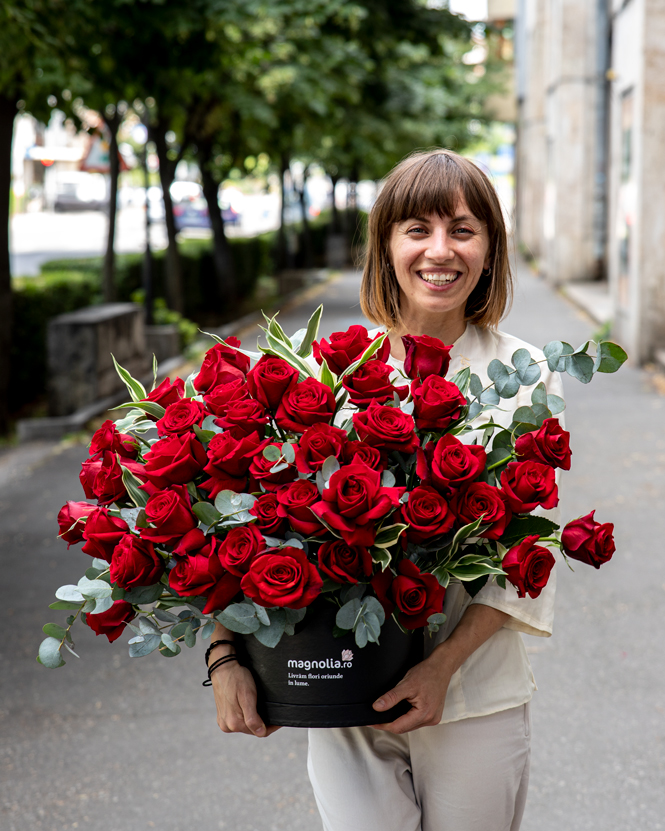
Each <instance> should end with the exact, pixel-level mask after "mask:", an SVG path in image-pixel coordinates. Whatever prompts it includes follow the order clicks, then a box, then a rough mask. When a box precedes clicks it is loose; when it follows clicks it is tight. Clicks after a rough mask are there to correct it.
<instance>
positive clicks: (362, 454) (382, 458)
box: [296, 441, 388, 470]
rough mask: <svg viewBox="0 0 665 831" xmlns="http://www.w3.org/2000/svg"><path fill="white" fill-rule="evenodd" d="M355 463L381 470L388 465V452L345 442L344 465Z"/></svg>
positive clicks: (365, 444)
mask: <svg viewBox="0 0 665 831" xmlns="http://www.w3.org/2000/svg"><path fill="white" fill-rule="evenodd" d="M296 458H297V454H296ZM324 461H325V460H324ZM356 462H364V464H366V465H367V467H371V468H372V469H373V470H383V468H385V467H386V465H387V464H388V451H387V450H385V449H382V448H380V447H372V445H371V444H367V442H364V441H347V443H346V444H345V445H344V464H346V465H351V464H354V463H356Z"/></svg>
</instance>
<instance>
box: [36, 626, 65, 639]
mask: <svg viewBox="0 0 665 831" xmlns="http://www.w3.org/2000/svg"><path fill="white" fill-rule="evenodd" d="M42 632H43V633H44V634H45V635H48V636H49V638H57V640H59V641H61V640H64V637H65V635H66V634H67V633H66V631H65V630H64V629H63V628H62V626H58V624H57V623H45V624H44V625H43V626H42Z"/></svg>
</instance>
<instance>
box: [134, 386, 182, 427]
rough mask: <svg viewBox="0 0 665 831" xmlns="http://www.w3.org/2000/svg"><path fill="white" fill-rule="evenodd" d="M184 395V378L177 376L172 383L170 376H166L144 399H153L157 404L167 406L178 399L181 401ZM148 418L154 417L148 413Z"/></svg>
mask: <svg viewBox="0 0 665 831" xmlns="http://www.w3.org/2000/svg"><path fill="white" fill-rule="evenodd" d="M184 395H185V382H184V381H183V380H182V378H176V379H175V381H174V382H173V383H171V379H170V378H164V380H163V381H162V383H161V384H160V385H159V386H158V387H155V389H154V390H153V391H152V392H151V393H150V394H149V395H148V397H147V398H144V399H142V400H143V401H153V402H154V403H155V404H159V405H160V407H164V408H166V407H168V406H169V404H175V402H176V401H180V399H181V398H182V397H183V396H184ZM146 418H153V416H151V415H149V414H148V413H146Z"/></svg>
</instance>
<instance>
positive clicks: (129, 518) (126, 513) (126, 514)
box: [101, 508, 142, 571]
mask: <svg viewBox="0 0 665 831" xmlns="http://www.w3.org/2000/svg"><path fill="white" fill-rule="evenodd" d="M141 510H142V509H141V508H121V509H120V517H121V518H122V519H124V521H125V522H126V523H127V525H128V526H129V530H130V531H134V530H135V528H136V520H137V518H138V515H139V513H140V512H141ZM102 562H103V563H104V566H105V568H102V569H101V570H102V571H106V569H108V567H109V564H108V563H106V562H104V560H102Z"/></svg>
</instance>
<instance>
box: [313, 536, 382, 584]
mask: <svg viewBox="0 0 665 831" xmlns="http://www.w3.org/2000/svg"><path fill="white" fill-rule="evenodd" d="M317 557H318V560H319V569H320V570H321V571H322V572H323V573H324V574H326V575H328V577H330V579H331V580H334V581H335V582H336V583H357V582H358V581H359V580H360V579H362V578H363V577H369V576H370V575H371V573H372V568H373V566H372V555H371V554H370V553H369V551H368V550H367V549H366V548H365V547H364V546H362V545H347V544H346V543H345V542H344V541H343V540H335V541H334V542H324V543H323V545H322V546H321V547H320V548H319V550H318V553H317Z"/></svg>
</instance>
